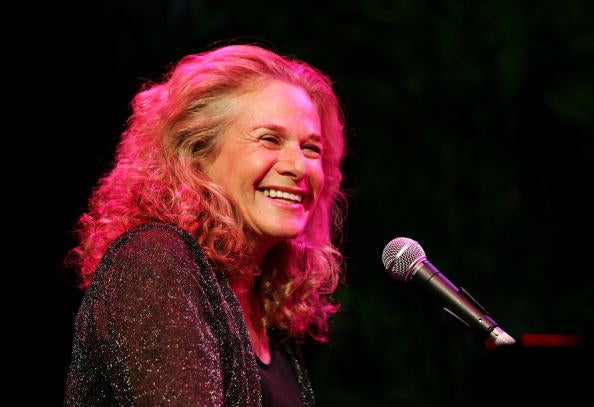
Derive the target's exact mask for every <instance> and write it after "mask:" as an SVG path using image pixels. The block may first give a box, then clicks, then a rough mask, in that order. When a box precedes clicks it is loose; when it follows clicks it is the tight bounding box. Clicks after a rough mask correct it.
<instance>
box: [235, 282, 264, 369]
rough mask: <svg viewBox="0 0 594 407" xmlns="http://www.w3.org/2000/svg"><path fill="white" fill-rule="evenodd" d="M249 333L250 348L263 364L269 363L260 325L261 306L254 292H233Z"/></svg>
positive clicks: (262, 327) (261, 325) (262, 328)
mask: <svg viewBox="0 0 594 407" xmlns="http://www.w3.org/2000/svg"><path fill="white" fill-rule="evenodd" d="M235 294H236V295H237V298H238V299H239V303H240V304H241V309H242V310H243V316H244V319H245V322H246V325H247V328H248V331H249V333H250V339H251V340H252V347H253V349H254V352H255V353H256V355H257V356H258V358H259V359H260V360H261V361H262V362H263V363H266V364H268V363H270V345H269V341H268V334H267V332H266V328H265V327H264V325H263V324H262V310H261V304H260V302H259V301H258V299H257V297H256V294H255V293H254V291H247V292H246V291H242V290H235Z"/></svg>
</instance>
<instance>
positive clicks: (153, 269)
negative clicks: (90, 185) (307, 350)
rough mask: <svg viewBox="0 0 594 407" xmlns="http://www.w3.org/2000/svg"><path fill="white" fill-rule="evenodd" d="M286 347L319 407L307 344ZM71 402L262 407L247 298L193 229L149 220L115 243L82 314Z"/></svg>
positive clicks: (70, 377)
mask: <svg viewBox="0 0 594 407" xmlns="http://www.w3.org/2000/svg"><path fill="white" fill-rule="evenodd" d="M281 346H283V347H284V350H285V352H287V354H288V355H289V361H290V364H291V365H292V367H293V369H294V372H295V376H296V377H297V381H298V385H299V388H300V391H301V398H302V401H303V404H304V406H313V405H314V395H313V391H312V388H311V384H310V381H309V378H308V375H307V371H306V369H305V367H304V365H303V358H302V355H301V353H300V350H299V348H298V346H296V345H295V344H294V343H292V342H290V341H285V342H282V343H281ZM64 405H65V406H68V407H71V406H94V407H97V406H165V405H166V406H184V407H189V406H209V407H210V406H250V407H251V406H260V405H262V389H261V384H260V373H259V370H258V365H257V362H256V356H255V354H254V351H253V349H252V346H251V341H250V339H249V333H248V331H247V328H246V325H245V322H244V319H243V314H242V311H241V308H240V305H239V302H238V300H237V298H236V297H235V295H234V293H233V292H232V290H231V288H230V286H229V283H228V281H227V280H226V278H225V277H224V276H223V275H222V273H215V272H214V271H213V268H212V267H211V265H210V264H209V263H208V261H207V260H206V257H205V256H204V254H203V251H202V249H201V248H200V246H199V245H198V243H197V242H196V240H195V239H194V238H192V237H191V236H190V235H189V234H188V233H186V232H185V231H183V230H181V229H180V228H178V227H176V226H174V225H170V224H166V223H147V224H144V225H141V226H138V227H136V228H134V229H131V230H130V231H128V232H126V233H124V234H123V235H122V236H120V237H119V238H118V239H116V240H115V241H114V242H113V243H112V244H111V246H110V247H109V249H108V250H107V252H106V254H105V255H104V256H103V259H102V260H101V262H100V264H99V266H98V267H97V271H96V273H95V275H94V277H93V281H92V283H91V285H90V286H89V288H88V289H87V291H86V292H85V295H84V297H83V300H82V303H81V306H80V309H79V311H78V313H77V315H76V319H75V331H74V340H73V348H72V359H71V362H70V367H69V371H68V374H67V378H66V389H65V395H64Z"/></svg>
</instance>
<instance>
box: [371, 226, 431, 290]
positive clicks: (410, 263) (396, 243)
mask: <svg viewBox="0 0 594 407" xmlns="http://www.w3.org/2000/svg"><path fill="white" fill-rule="evenodd" d="M425 258H426V256H425V251H424V250H423V248H422V247H421V245H419V243H417V242H416V241H414V240H412V239H409V238H407V237H397V238H395V239H392V240H391V241H390V242H389V243H388V244H387V245H386V247H385V248H384V251H383V253H382V261H383V263H384V267H385V269H386V271H387V272H388V273H389V274H390V275H391V276H392V277H394V278H396V279H397V280H402V281H408V280H409V276H410V272H411V271H412V270H413V267H414V265H415V264H416V263H417V262H418V261H419V260H421V259H425Z"/></svg>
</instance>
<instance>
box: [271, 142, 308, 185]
mask: <svg viewBox="0 0 594 407" xmlns="http://www.w3.org/2000/svg"><path fill="white" fill-rule="evenodd" d="M306 160H307V159H306V157H305V155H304V154H303V151H302V150H301V146H285V147H284V148H283V149H282V151H281V154H280V157H279V160H278V162H277V171H278V172H279V173H280V174H283V175H289V176H292V177H294V178H297V179H300V178H302V177H303V175H305V173H306V168H307V166H306Z"/></svg>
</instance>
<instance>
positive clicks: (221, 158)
mask: <svg viewBox="0 0 594 407" xmlns="http://www.w3.org/2000/svg"><path fill="white" fill-rule="evenodd" d="M230 108H231V109H232V110H231V111H232V112H235V115H234V116H233V119H232V123H231V124H230V126H229V127H228V128H227V130H226V132H225V133H224V134H223V135H222V136H221V138H220V140H219V142H218V143H219V144H218V147H217V150H216V152H215V158H214V159H213V161H211V163H210V164H209V165H208V166H207V168H206V172H207V174H208V175H209V176H210V177H211V178H212V179H213V180H214V181H216V182H217V183H219V184H221V185H222V186H223V187H224V188H225V189H226V190H227V192H228V193H229V194H230V195H231V197H232V198H233V199H234V200H235V202H236V204H237V205H238V207H239V209H240V211H241V214H242V216H243V218H244V219H245V223H246V226H247V228H248V230H247V232H248V233H249V235H250V238H252V239H254V238H255V239H257V242H258V244H259V245H260V249H262V250H268V249H269V248H270V247H272V246H273V245H274V244H276V243H278V242H279V241H281V240H285V239H289V238H293V237H296V236H298V235H299V234H300V233H301V232H303V230H304V228H305V226H306V224H307V222H308V219H309V218H310V216H311V213H312V211H313V209H314V207H315V204H316V202H317V199H318V197H319V194H320V191H321V189H322V187H323V185H324V171H323V169H322V154H323V152H322V136H321V125H320V118H319V116H318V113H317V110H316V107H315V105H314V103H313V102H312V100H311V99H310V98H309V96H308V95H307V94H306V93H305V91H304V90H303V89H301V88H299V87H296V86H293V85H289V84H287V83H284V82H281V81H271V82H268V83H267V84H266V85H264V87H263V88H260V89H258V90H256V91H252V92H249V93H245V94H242V95H240V96H238V97H237V98H236V99H235V100H234V101H233V102H232V103H231V107H230Z"/></svg>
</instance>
